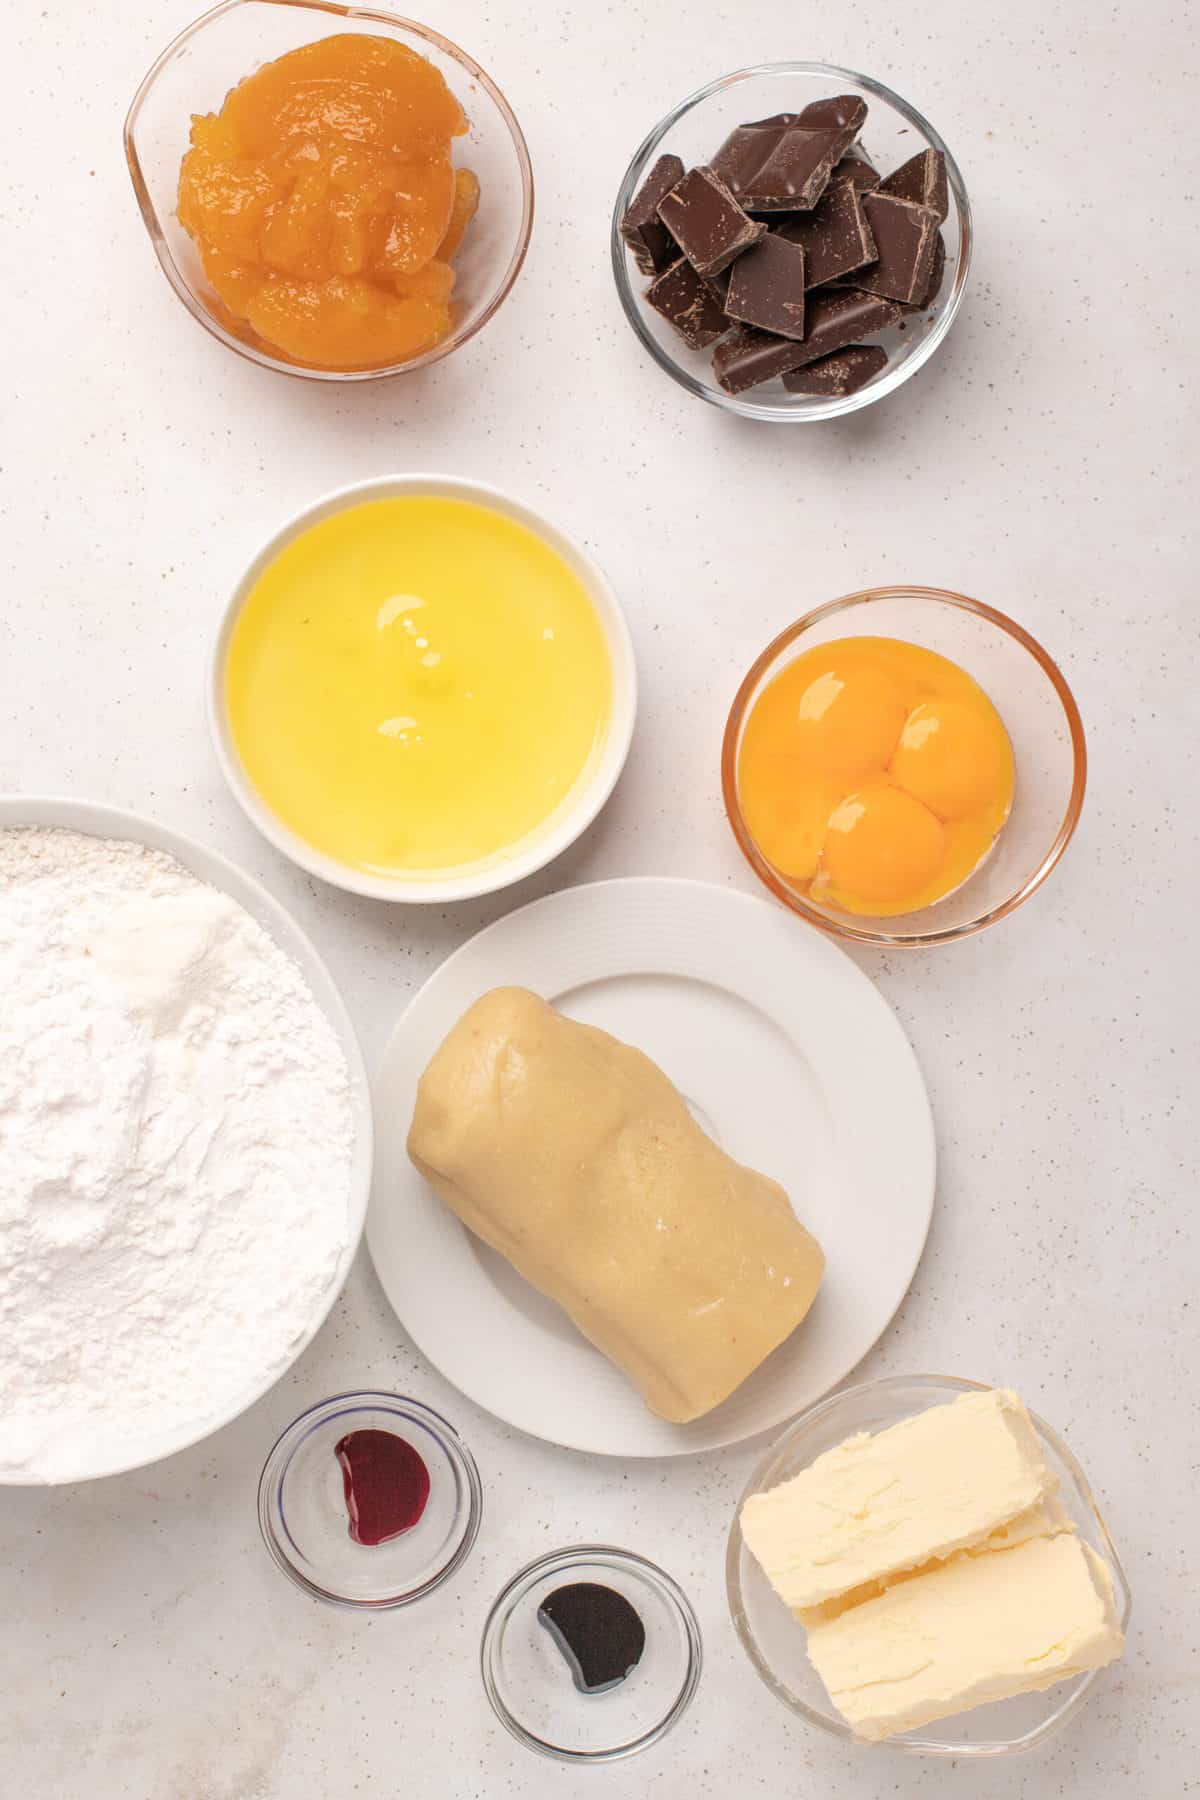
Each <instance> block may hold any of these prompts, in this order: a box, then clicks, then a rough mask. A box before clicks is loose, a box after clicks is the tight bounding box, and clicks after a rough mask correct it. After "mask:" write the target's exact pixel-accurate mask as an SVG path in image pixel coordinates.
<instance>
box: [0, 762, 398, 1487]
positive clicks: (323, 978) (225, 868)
mask: <svg viewBox="0 0 1200 1800" xmlns="http://www.w3.org/2000/svg"><path fill="white" fill-rule="evenodd" d="M30 827H32V828H35V829H36V828H39V827H55V828H59V829H63V830H67V831H78V832H82V833H84V834H85V835H87V836H90V837H101V838H105V837H107V838H116V839H125V840H129V841H131V842H133V843H139V844H145V845H146V847H147V848H148V849H151V850H161V851H163V852H164V853H165V854H166V855H168V856H173V857H174V858H175V859H176V861H177V862H180V863H182V865H183V867H184V868H185V869H187V870H188V871H189V873H190V874H192V875H194V876H195V877H196V879H197V880H198V881H203V882H207V883H208V884H209V885H210V886H211V887H215V888H217V889H218V890H219V891H220V892H221V893H225V894H228V895H229V896H230V897H231V898H232V899H234V900H236V901H237V902H238V904H239V905H240V906H243V907H245V909H246V911H247V912H248V913H249V914H250V916H251V918H253V919H254V920H256V922H257V923H258V924H260V925H261V926H262V928H263V930H264V931H266V932H268V934H269V935H270V937H271V938H272V940H273V941H274V943H275V944H276V945H277V947H278V948H279V949H280V950H282V951H283V953H284V955H285V956H288V957H290V958H291V960H292V961H293V962H294V963H295V964H296V966H297V968H298V969H299V970H300V973H301V975H302V976H303V977H304V980H305V983H306V985H307V986H308V987H309V989H310V990H311V992H312V996H313V1000H314V1001H315V1003H316V1004H317V1005H318V1006H319V1007H320V1008H321V1011H322V1012H323V1013H324V1015H325V1017H326V1018H327V1019H328V1020H329V1023H330V1025H331V1026H332V1027H333V1030H334V1031H335V1033H336V1034H337V1039H338V1042H339V1044H340V1045H341V1047H342V1051H343V1054H344V1055H345V1058H346V1064H347V1068H348V1071H349V1080H350V1093H351V1106H352V1110H353V1117H354V1127H355V1143H354V1153H353V1161H352V1164H351V1172H350V1184H349V1191H348V1193H347V1196H346V1221H347V1223H346V1242H345V1244H344V1246H343V1248H342V1254H341V1256H340V1258H339V1259H338V1265H337V1269H336V1271H335V1273H334V1275H333V1277H332V1278H331V1280H330V1283H329V1286H328V1288H327V1289H326V1290H325V1292H324V1293H323V1294H322V1295H321V1297H320V1299H319V1301H318V1303H317V1305H316V1306H315V1307H314V1309H313V1314H312V1317H311V1319H310V1321H309V1323H308V1324H307V1325H306V1327H305V1329H304V1332H303V1333H302V1335H301V1336H300V1337H299V1338H298V1339H297V1340H296V1342H295V1343H294V1344H292V1345H291V1346H289V1349H288V1352H287V1357H286V1360H285V1361H284V1362H283V1363H282V1364H281V1365H280V1366H279V1367H278V1368H276V1369H275V1370H274V1371H273V1373H271V1374H270V1375H269V1376H267V1377H266V1378H265V1379H263V1380H260V1381H257V1382H255V1383H254V1384H253V1386H252V1387H249V1388H247V1390H246V1391H245V1393H244V1394H240V1395H239V1396H238V1398H237V1400H236V1402H235V1403H234V1404H233V1405H232V1406H229V1407H227V1408H226V1409H225V1410H224V1411H222V1412H219V1413H216V1414H213V1415H211V1416H207V1417H206V1418H205V1419H204V1421H203V1423H202V1425H201V1426H200V1428H199V1429H197V1427H196V1425H195V1424H194V1423H193V1424H191V1425H188V1426H185V1427H182V1428H181V1429H179V1430H177V1431H173V1432H167V1433H165V1434H164V1435H163V1436H162V1437H161V1438H159V1439H157V1440H151V1443H150V1447H149V1448H148V1449H147V1450H146V1451H145V1452H143V1451H140V1450H139V1451H138V1452H136V1453H135V1454H132V1455H130V1456H128V1457H123V1458H122V1459H121V1460H119V1461H117V1462H114V1463H112V1464H106V1465H105V1466H104V1467H103V1468H99V1469H94V1470H92V1471H90V1472H85V1473H79V1472H76V1473H71V1474H68V1475H65V1476H62V1477H61V1478H60V1477H55V1478H54V1479H53V1480H52V1481H46V1480H45V1479H44V1478H42V1477H35V1478H30V1477H27V1476H24V1475H21V1474H19V1473H12V1472H6V1471H4V1470H2V1469H0V1487H5V1486H7V1487H58V1486H62V1485H64V1484H65V1483H74V1482H81V1481H99V1480H101V1479H104V1478H107V1477H108V1476H111V1475H125V1474H128V1473H129V1472H130V1471H131V1470H134V1469H144V1468H148V1467H149V1466H150V1465H151V1464H152V1463H157V1462H162V1461H163V1460H164V1459H165V1458H167V1457H169V1456H175V1455H178V1454H179V1453H180V1452H181V1451H184V1450H190V1449H192V1448H194V1447H195V1445H197V1444H200V1443H203V1442H204V1441H205V1440H206V1439H207V1438H209V1437H211V1436H213V1435H214V1433H216V1432H218V1431H222V1430H224V1428H225V1426H227V1425H231V1424H232V1423H233V1422H234V1420H235V1419H238V1418H240V1417H241V1416H242V1414H243V1413H247V1412H249V1410H250V1408H251V1407H252V1406H255V1405H257V1403H258V1402H259V1401H260V1400H261V1399H262V1398H263V1396H264V1395H265V1394H267V1393H269V1392H270V1390H271V1389H272V1388H273V1387H274V1386H275V1385H276V1383H277V1382H279V1381H281V1380H282V1379H283V1377H284V1376H285V1375H286V1374H287V1372H288V1370H289V1369H291V1368H292V1367H294V1365H295V1364H296V1362H297V1361H298V1360H299V1358H300V1357H301V1356H302V1355H303V1354H304V1352H305V1350H307V1349H308V1347H309V1345H310V1344H311V1343H312V1341H313V1339H314V1338H315V1337H316V1335H317V1333H318V1331H319V1330H320V1329H321V1327H322V1326H323V1325H324V1323H325V1321H326V1319H328V1317H329V1315H330V1313H331V1312H332V1311H333V1308H334V1306H335V1304H336V1302H337V1300H338V1298H339V1296H340V1294H341V1292H342V1290H343V1288H344V1287H345V1285H346V1280H347V1277H348V1276H349V1273H350V1269H351V1265H352V1264H353V1262H354V1258H355V1257H356V1255H357V1254H358V1247H359V1244H360V1242H361V1241H362V1235H363V1229H364V1226H365V1224H366V1218H367V1202H368V1200H369V1198H370V1192H371V1175H372V1165H373V1158H374V1127H373V1115H372V1109H371V1091H370V1083H369V1081H368V1078H367V1069H366V1063H365V1061H364V1058H363V1053H362V1047H361V1045H360V1044H359V1040H358V1034H357V1032H356V1031H355V1028H354V1024H353V1022H352V1020H351V1018H350V1014H349V1012H348V1011H347V1008H346V1003H345V1001H344V1000H343V998H342V995H341V992H340V990H339V988H338V986H337V984H336V982H335V981H334V979H333V976H332V975H331V974H330V972H329V968H328V966H327V964H326V963H325V960H324V958H323V957H322V956H321V954H320V952H319V951H318V949H317V948H316V945H315V944H314V943H313V942H312V940H311V938H310V937H309V936H308V934H307V932H305V931H304V930H303V928H302V927H301V926H300V925H299V924H298V923H297V922H296V920H295V919H294V918H293V917H292V915H291V913H290V912H289V911H288V910H287V908H286V907H285V906H284V905H283V903H282V902H281V901H279V900H277V899H276V898H275V896H274V895H273V894H272V893H270V892H269V890H268V889H267V888H266V887H264V885H263V884H262V883H261V882H260V881H258V880H257V879H256V878H255V877H254V876H253V875H250V874H248V873H247V872H246V871H245V870H244V869H241V868H239V866H238V865H237V864H236V863H235V862H232V861H231V860H230V859H229V858H228V857H226V856H223V855H222V854H221V853H220V852H219V851H217V850H211V849H209V848H208V846H207V845H205V844H202V843H200V842H199V841H198V840H197V839H196V838H190V837H186V836H185V835H184V834H183V833H182V832H179V831H176V830H174V829H173V828H172V827H171V826H169V825H161V824H159V823H158V821H157V820H156V819H151V818H148V817H147V816H146V815H144V814H141V813H134V812H130V811H128V810H126V809H124V808H122V807H116V806H108V805H105V804H103V803H102V802H98V801H92V800H81V799H78V798H73V797H70V796H66V795H57V794H30V795H25V794H2V795H0V831H4V830H20V829H22V828H30Z"/></svg>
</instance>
